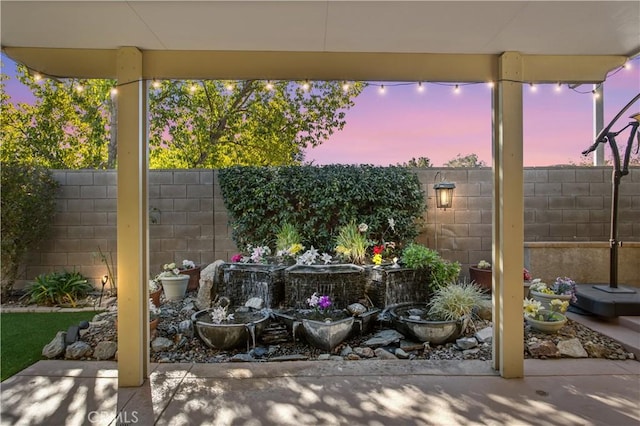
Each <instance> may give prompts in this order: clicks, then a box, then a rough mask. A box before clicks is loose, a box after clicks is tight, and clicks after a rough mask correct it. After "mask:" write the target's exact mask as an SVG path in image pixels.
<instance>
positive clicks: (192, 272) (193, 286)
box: [178, 259, 200, 291]
mask: <svg viewBox="0 0 640 426" xmlns="http://www.w3.org/2000/svg"><path fill="white" fill-rule="evenodd" d="M178 269H180V273H181V274H182V275H188V276H189V283H188V284H187V291H195V290H197V289H198V287H200V266H198V265H196V264H195V262H193V261H192V260H186V259H185V260H183V261H182V266H181V267H179V268H178Z"/></svg>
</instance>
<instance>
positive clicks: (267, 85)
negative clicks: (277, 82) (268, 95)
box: [264, 81, 273, 91]
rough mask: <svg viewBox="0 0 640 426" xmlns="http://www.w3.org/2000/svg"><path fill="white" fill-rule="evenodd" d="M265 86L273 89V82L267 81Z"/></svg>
mask: <svg viewBox="0 0 640 426" xmlns="http://www.w3.org/2000/svg"><path fill="white" fill-rule="evenodd" d="M264 88H265V89H267V90H269V91H271V90H273V83H272V82H270V81H267V84H266V85H265V86H264Z"/></svg>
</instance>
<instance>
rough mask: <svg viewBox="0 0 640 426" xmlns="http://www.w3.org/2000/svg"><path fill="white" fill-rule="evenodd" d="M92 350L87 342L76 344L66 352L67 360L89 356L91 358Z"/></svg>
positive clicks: (68, 347) (71, 345)
mask: <svg viewBox="0 0 640 426" xmlns="http://www.w3.org/2000/svg"><path fill="white" fill-rule="evenodd" d="M91 353H92V350H91V346H89V344H88V343H86V342H82V341H79V342H74V343H72V344H70V345H69V346H67V348H66V349H65V351H64V358H65V359H81V358H85V357H88V356H91Z"/></svg>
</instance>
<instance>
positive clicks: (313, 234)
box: [219, 165, 426, 252]
mask: <svg viewBox="0 0 640 426" xmlns="http://www.w3.org/2000/svg"><path fill="white" fill-rule="evenodd" d="M219 182H220V186H221V189H222V195H223V197H224V203H225V206H226V208H227V210H228V211H229V214H230V216H231V218H230V225H231V227H232V230H233V239H234V242H235V243H236V245H237V246H238V247H239V248H244V247H246V245H247V244H253V245H265V244H266V245H269V246H270V247H271V248H274V240H275V235H276V233H277V230H278V229H279V227H280V226H281V225H282V224H283V223H285V222H289V223H291V224H293V225H294V226H295V227H296V228H297V230H298V231H299V233H300V234H301V236H302V238H303V241H302V243H303V244H304V245H305V246H306V247H307V248H308V247H309V246H311V245H313V246H314V247H316V248H317V249H319V250H322V251H327V252H333V249H334V241H333V240H334V238H335V236H336V234H337V230H338V228H339V227H340V226H342V225H345V224H347V223H349V222H350V221H355V222H356V223H366V224H367V225H369V237H370V238H371V239H372V240H374V241H377V240H379V239H380V237H381V236H382V233H383V232H384V231H385V230H387V228H388V219H389V218H393V220H394V221H395V233H391V232H390V231H389V232H388V233H387V234H386V235H385V240H386V241H395V242H396V243H406V242H409V241H412V240H413V239H415V237H416V236H417V235H418V232H419V227H420V223H419V222H420V220H421V219H422V215H423V212H424V210H425V208H426V206H425V204H424V194H423V191H422V190H421V188H420V182H419V181H418V177H417V175H416V174H415V173H413V172H412V171H411V170H410V169H407V168H404V167H393V166H391V167H376V166H370V165H362V166H349V165H329V166H284V167H231V168H227V169H222V170H220V172H219Z"/></svg>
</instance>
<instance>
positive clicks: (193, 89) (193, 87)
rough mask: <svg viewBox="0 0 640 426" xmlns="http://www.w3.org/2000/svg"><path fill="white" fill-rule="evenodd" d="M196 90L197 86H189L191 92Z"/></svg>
mask: <svg viewBox="0 0 640 426" xmlns="http://www.w3.org/2000/svg"><path fill="white" fill-rule="evenodd" d="M196 90H198V86H196V85H195V84H192V85H191V86H190V87H189V91H190V92H191V93H195V91H196Z"/></svg>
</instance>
